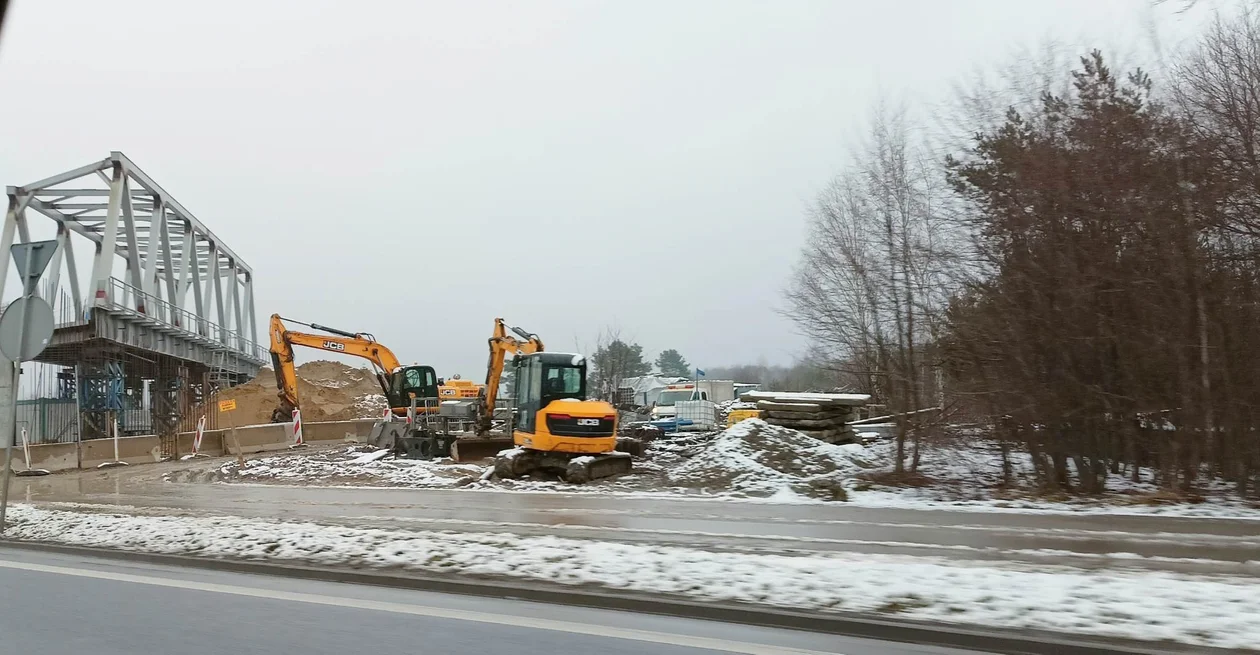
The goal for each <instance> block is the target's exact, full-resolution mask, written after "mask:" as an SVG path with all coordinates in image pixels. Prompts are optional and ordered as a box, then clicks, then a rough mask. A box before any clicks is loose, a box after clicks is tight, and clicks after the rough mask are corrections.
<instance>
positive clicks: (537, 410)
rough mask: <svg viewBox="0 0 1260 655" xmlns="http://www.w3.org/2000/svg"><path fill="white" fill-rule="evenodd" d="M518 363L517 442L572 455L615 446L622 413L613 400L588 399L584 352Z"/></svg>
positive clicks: (545, 354)
mask: <svg viewBox="0 0 1260 655" xmlns="http://www.w3.org/2000/svg"><path fill="white" fill-rule="evenodd" d="M513 362H514V363H515V365H516V410H517V411H516V422H515V429H514V430H513V432H514V434H513V437H514V441H515V443H516V445H518V446H524V447H526V448H533V449H536V450H542V451H558V452H567V453H602V452H609V451H611V450H613V448H614V447H615V446H616V433H617V413H616V410H614V409H613V407H612V405H609V404H608V403H605V402H603V401H599V400H586V358H585V357H584V356H582V355H573V354H568V353H549V352H539V353H533V354H530V355H523V356H519V357H517V358H516V359H514V360H513Z"/></svg>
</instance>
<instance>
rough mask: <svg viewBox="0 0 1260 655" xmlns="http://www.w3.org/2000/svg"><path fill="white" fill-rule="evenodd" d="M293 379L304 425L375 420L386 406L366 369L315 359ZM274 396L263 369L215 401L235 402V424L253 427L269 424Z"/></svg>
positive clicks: (272, 379)
mask: <svg viewBox="0 0 1260 655" xmlns="http://www.w3.org/2000/svg"><path fill="white" fill-rule="evenodd" d="M297 376H298V400H299V402H300V403H301V406H302V420H303V421H306V422H313V421H348V420H350V419H356V418H378V417H380V416H381V414H382V413H384V411H385V408H386V407H387V406H388V403H387V402H386V401H385V396H384V395H382V394H381V386H380V384H379V383H378V382H377V381H376V376H375V375H373V374H372V371H371V370H369V369H366V368H356V367H354V366H347V365H346V364H342V363H340V362H330V361H326V360H318V361H314V362H307V363H305V364H302V365H301V366H298V367H297ZM277 393H278V389H277V388H276V375H275V373H274V372H273V371H272V370H271V369H270V368H263V369H262V370H261V371H259V372H258V377H256V378H254V379H253V380H250V381H249V382H246V383H245V384H242V385H238V386H235V387H232V388H231V389H225V390H223V391H221V392H219V400H235V401H236V412H235V415H234V416H233V419H235V421H236V424H237V425H257V424H260V423H269V422H271V412H272V411H274V410H275V409H276V407H277V406H279V404H280V398H279V396H277Z"/></svg>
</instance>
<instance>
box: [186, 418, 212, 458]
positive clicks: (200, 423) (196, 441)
mask: <svg viewBox="0 0 1260 655" xmlns="http://www.w3.org/2000/svg"><path fill="white" fill-rule="evenodd" d="M205 436H206V415H205V414H202V415H201V418H198V419H197V427H196V428H195V429H194V430H193V451H192V454H191V455H184V457H183V459H192V458H194V457H209V455H207V454H205V453H203V452H201V440H202V438H204V437H205Z"/></svg>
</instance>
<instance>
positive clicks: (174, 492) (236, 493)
mask: <svg viewBox="0 0 1260 655" xmlns="http://www.w3.org/2000/svg"><path fill="white" fill-rule="evenodd" d="M176 466H180V465H179V464H178V463H171V464H169V465H168V464H156V465H151V466H143V467H140V466H137V467H131V468H129V469H112V470H110V471H81V472H76V473H66V474H58V475H53V476H48V477H44V478H17V479H15V480H14V482H13V489H12V493H13V498H14V499H15V500H18V501H22V500H25V501H27V502H34V503H40V502H71V503H89V504H105V505H126V506H131V507H137V508H151V510H152V511H157V512H160V513H164V512H178V513H188V514H232V515H237V516H251V517H262V518H284V519H288V520H302V519H309V520H316V521H319V522H321V523H334V524H345V525H353V526H362V527H381V528H389V529H404V530H405V529H416V530H435V529H436V530H459V531H484V532H504V531H510V532H513V533H517V534H526V535H535V534H549V535H557V536H564V537H575V538H592V539H607V540H616V541H624V542H650V543H659V544H678V545H685V546H693V547H700V548H712V549H736V550H749V551H768V552H790V551H849V552H871V553H894V554H910V555H931V556H937V557H956V558H965V559H971V560H974V559H1002V560H1021V561H1030V562H1038V563H1055V564H1070V565H1073V566H1079V567H1109V566H1115V565H1117V564H1120V565H1123V566H1126V567H1146V568H1152V569H1165V570H1175V571H1186V572H1195V573H1228V574H1242V575H1257V574H1260V567H1258V566H1257V565H1256V563H1255V562H1254V560H1255V559H1256V557H1255V553H1256V552H1257V551H1258V550H1260V521H1246V520H1229V519H1200V518H1193V519H1179V518H1169V517H1159V516H1106V515H1054V514H1017V513H992V512H967V511H922V510H905V509H882V508H865V507H854V506H849V505H845V504H843V503H837V504H832V505H825V506H820V505H781V504H765V503H746V502H732V501H723V500H693V499H671V498H661V497H647V498H644V497H630V496H624V495H605V494H593V493H585V494H582V493H577V494H567V493H516V492H497V491H474V492H470V491H464V490H424V489H385V488H354V489H348V488H318V487H286V486H262V485H241V484H206V483H172V482H164V481H162V479H161V476H162V474H163V473H164V472H166V471H169V470H172V468H171V467H176Z"/></svg>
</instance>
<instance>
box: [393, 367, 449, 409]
mask: <svg viewBox="0 0 1260 655" xmlns="http://www.w3.org/2000/svg"><path fill="white" fill-rule="evenodd" d="M412 398H416V399H418V400H423V399H426V398H428V399H433V400H436V399H437V398H438V379H437V372H436V371H434V370H433V367H432V366H404V367H402V368H400V369H398V370H396V371H394V372H393V373H392V374H390V376H389V396H388V399H389V406H390V407H393V408H394V410H395V412H397V411H399V408H402V411H404V412H405V411H406V408H407V407H410V406H411V399H412ZM417 405H418V406H421V407H423V406H424V405H423V403H422V402H417Z"/></svg>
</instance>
